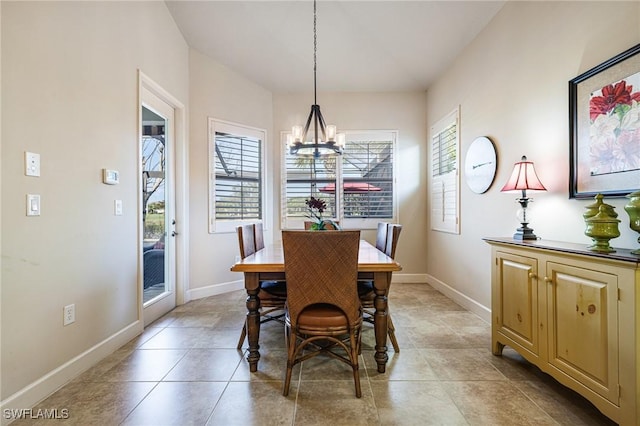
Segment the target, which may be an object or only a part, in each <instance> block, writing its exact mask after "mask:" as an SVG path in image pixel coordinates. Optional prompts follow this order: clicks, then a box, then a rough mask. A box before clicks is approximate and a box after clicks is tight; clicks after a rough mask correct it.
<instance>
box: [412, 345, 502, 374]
mask: <svg viewBox="0 0 640 426" xmlns="http://www.w3.org/2000/svg"><path fill="white" fill-rule="evenodd" d="M423 356H424V357H425V358H426V359H427V361H428V362H429V365H431V368H432V369H433V371H434V372H435V374H436V376H437V377H438V378H439V379H440V380H498V381H506V380H507V379H506V377H505V376H504V375H503V374H502V373H500V372H499V371H498V370H497V369H496V368H495V367H494V366H493V365H492V364H491V363H490V362H488V361H487V360H485V359H483V358H481V357H479V356H478V354H477V351H476V350H475V349H425V350H424V351H423Z"/></svg>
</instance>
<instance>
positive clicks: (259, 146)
mask: <svg viewBox="0 0 640 426" xmlns="http://www.w3.org/2000/svg"><path fill="white" fill-rule="evenodd" d="M210 124H211V128H210V138H211V142H210V150H211V156H210V157H211V160H210V167H211V169H212V170H211V175H212V179H211V184H210V187H211V192H212V194H211V200H210V231H211V232H213V231H217V232H220V231H222V232H228V231H232V230H234V229H235V227H236V226H237V225H238V224H240V223H242V222H247V221H249V222H255V221H259V220H261V219H262V216H263V199H264V197H263V193H264V188H263V163H264V161H263V141H264V133H263V132H261V131H256V130H255V129H251V128H247V127H243V126H240V125H233V124H231V123H225V122H219V121H216V120H213V121H212V122H211V123H210Z"/></svg>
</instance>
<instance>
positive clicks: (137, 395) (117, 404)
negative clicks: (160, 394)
mask: <svg viewBox="0 0 640 426" xmlns="http://www.w3.org/2000/svg"><path fill="white" fill-rule="evenodd" d="M154 386H155V383H152V382H120V383H105V382H102V383H82V382H74V383H71V384H69V385H67V386H65V387H64V388H62V389H61V390H59V391H58V392H56V393H54V394H53V395H52V396H50V397H49V398H47V399H46V400H44V401H43V402H41V403H40V404H38V405H37V406H36V407H35V409H36V410H37V409H48V410H51V409H58V412H59V413H62V410H68V411H67V412H68V418H66V419H51V420H42V419H40V420H36V421H18V422H14V423H12V425H16V426H22V425H27V424H29V425H31V424H33V425H118V424H120V423H121V422H122V421H123V420H124V419H125V417H126V416H127V415H128V414H129V413H130V412H131V410H133V409H134V408H135V407H136V405H138V404H139V403H140V401H142V400H143V398H144V397H145V396H146V395H147V394H148V393H149V392H150V391H151V390H152V389H153V387H154Z"/></svg>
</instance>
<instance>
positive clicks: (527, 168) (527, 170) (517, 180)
mask: <svg viewBox="0 0 640 426" xmlns="http://www.w3.org/2000/svg"><path fill="white" fill-rule="evenodd" d="M527 189H528V190H537V191H546V190H547V188H545V187H544V185H542V183H541V182H540V179H538V175H537V174H536V170H535V169H534V168H533V162H531V161H527V157H526V156H525V155H523V156H522V161H519V162H517V163H516V164H515V165H514V166H513V172H512V173H511V177H510V178H509V180H508V181H507V183H506V184H505V185H504V187H503V188H502V190H501V192H507V191H522V197H520V198H516V201H517V202H518V203H520V207H522V208H521V209H520V210H519V211H518V219H519V220H520V224H521V227H520V228H518V229H517V230H516V233H515V234H514V235H513V239H514V240H536V239H538V237H537V236H536V234H534V233H533V229H532V228H529V218H528V217H527V206H528V204H529V203H530V202H532V201H533V200H532V199H531V198H529V197H527Z"/></svg>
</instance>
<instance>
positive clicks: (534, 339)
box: [492, 252, 538, 354]
mask: <svg viewBox="0 0 640 426" xmlns="http://www.w3.org/2000/svg"><path fill="white" fill-rule="evenodd" d="M496 262H497V263H496V267H497V283H498V286H497V289H496V290H497V293H496V294H494V297H493V299H494V301H493V303H494V306H493V307H492V310H494V309H495V312H496V313H497V316H496V318H495V321H496V325H497V328H498V331H499V332H500V333H502V334H503V335H505V336H506V337H508V338H509V339H512V340H513V341H514V342H515V343H517V344H519V345H521V346H523V347H524V348H526V349H528V350H529V351H531V352H533V353H534V354H537V353H538V329H537V325H536V324H537V322H538V312H537V306H538V290H537V285H536V283H537V278H536V276H537V269H538V267H537V261H536V259H532V258H529V257H524V256H517V255H513V254H509V253H502V252H499V253H497V257H496Z"/></svg>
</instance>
